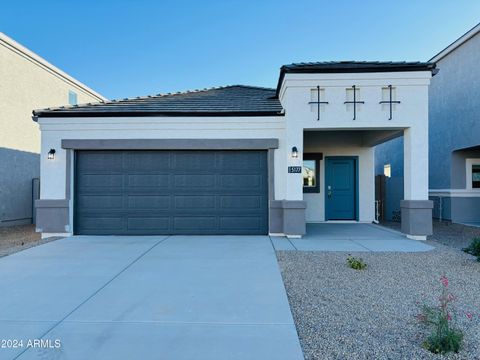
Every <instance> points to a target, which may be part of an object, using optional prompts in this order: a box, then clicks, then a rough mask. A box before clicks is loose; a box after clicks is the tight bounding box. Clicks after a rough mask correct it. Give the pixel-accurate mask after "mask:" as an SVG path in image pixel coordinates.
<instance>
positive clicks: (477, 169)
mask: <svg viewBox="0 0 480 360" xmlns="http://www.w3.org/2000/svg"><path fill="white" fill-rule="evenodd" d="M472 189H480V165H472Z"/></svg>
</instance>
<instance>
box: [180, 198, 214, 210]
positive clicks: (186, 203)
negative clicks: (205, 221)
mask: <svg viewBox="0 0 480 360" xmlns="http://www.w3.org/2000/svg"><path fill="white" fill-rule="evenodd" d="M174 201H175V209H215V197H213V196H202V195H200V196H196V195H191V196H188V195H181V196H175V200H174Z"/></svg>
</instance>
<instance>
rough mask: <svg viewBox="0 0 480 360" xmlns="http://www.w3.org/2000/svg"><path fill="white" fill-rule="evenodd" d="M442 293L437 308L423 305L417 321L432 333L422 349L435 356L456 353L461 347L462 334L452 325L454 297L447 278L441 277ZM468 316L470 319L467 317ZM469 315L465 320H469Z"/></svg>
mask: <svg viewBox="0 0 480 360" xmlns="http://www.w3.org/2000/svg"><path fill="white" fill-rule="evenodd" d="M440 281H441V283H442V293H441V295H440V298H439V305H438V306H427V305H423V306H422V308H421V312H420V314H418V315H417V320H418V321H419V322H420V323H422V324H424V325H426V326H428V327H429V328H431V330H432V333H431V335H430V336H428V338H427V339H426V340H425V341H424V342H423V347H424V348H425V349H427V350H429V351H431V352H433V353H435V354H446V353H448V352H452V351H453V352H456V353H457V352H458V351H459V350H460V348H461V346H462V341H463V333H462V331H461V330H460V329H457V328H456V327H455V326H454V324H453V316H454V311H453V306H452V303H453V302H454V301H455V296H454V295H453V294H452V293H450V291H449V289H448V278H447V277H446V276H445V275H443V276H442V277H441V278H440ZM469 315H470V317H469ZM471 316H472V315H471V314H467V318H469V319H471Z"/></svg>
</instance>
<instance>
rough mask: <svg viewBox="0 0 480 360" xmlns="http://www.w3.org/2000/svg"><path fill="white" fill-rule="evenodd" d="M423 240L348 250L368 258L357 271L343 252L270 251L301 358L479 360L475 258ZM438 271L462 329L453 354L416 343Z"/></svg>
mask: <svg viewBox="0 0 480 360" xmlns="http://www.w3.org/2000/svg"><path fill="white" fill-rule="evenodd" d="M442 226H443V225H442ZM436 227H437V225H436ZM455 227H456V225H455ZM450 229H451V228H450ZM473 231H474V232H475V231H476V230H473ZM463 233H469V231H463ZM444 235H445V234H444ZM438 236H439V238H442V239H443V240H445V241H444V242H450V243H452V242H455V241H456V240H455V239H456V238H455V237H451V238H449V236H450V235H445V236H443V237H442V236H441V235H438ZM458 238H461V239H463V237H461V236H460V237H458ZM458 238H457V239H458ZM462 242H463V240H462ZM428 243H429V244H431V245H433V246H435V247H436V249H435V250H432V251H429V252H420V253H365V252H363V253H357V254H352V255H355V256H357V257H361V258H363V259H364V261H365V262H366V263H367V264H368V268H367V269H366V270H362V271H357V270H353V269H351V268H349V267H348V266H347V264H346V258H347V256H348V254H347V253H345V252H300V251H278V252H277V257H278V261H279V264H280V268H281V271H282V276H283V279H284V283H285V287H286V290H287V294H288V298H289V302H290V306H291V309H292V313H293V316H294V319H295V323H296V326H297V331H298V335H299V338H300V342H301V345H302V348H303V351H304V355H305V358H306V359H443V358H448V359H479V358H480V296H479V294H480V281H479V279H480V263H479V262H477V261H476V259H475V258H474V257H473V256H470V255H468V254H465V253H463V252H462V251H461V250H459V249H458V247H460V246H459V244H456V247H449V246H444V245H442V244H440V243H439V242H436V241H428ZM442 274H445V275H446V276H447V277H448V278H449V281H450V285H449V288H450V291H451V292H452V293H453V294H454V295H455V296H456V297H457V299H456V300H455V301H454V302H453V306H454V308H455V309H456V310H457V316H456V319H455V321H456V323H457V325H458V327H459V328H461V329H462V330H463V332H464V336H465V337H464V339H465V340H464V343H463V345H464V346H463V349H462V350H461V351H460V353H458V354H451V355H448V356H447V357H443V356H441V355H434V354H432V353H430V352H428V351H427V350H425V349H423V348H422V342H423V341H424V340H425V338H426V335H427V332H426V331H425V330H423V328H422V326H421V325H420V324H419V323H418V322H417V320H416V315H417V314H418V313H419V305H420V304H430V305H436V304H438V297H439V296H440V292H441V288H442V284H441V282H440V277H441V276H442ZM467 313H473V317H472V318H471V319H469V318H467V316H466V314H467Z"/></svg>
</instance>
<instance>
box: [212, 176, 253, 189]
mask: <svg viewBox="0 0 480 360" xmlns="http://www.w3.org/2000/svg"><path fill="white" fill-rule="evenodd" d="M220 185H221V186H222V187H228V188H236V189H242V188H247V189H252V188H260V187H261V186H262V176H261V175H252V174H251V175H248V174H235V175H221V176H220Z"/></svg>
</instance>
